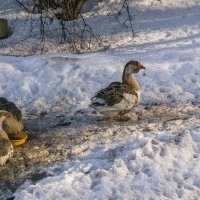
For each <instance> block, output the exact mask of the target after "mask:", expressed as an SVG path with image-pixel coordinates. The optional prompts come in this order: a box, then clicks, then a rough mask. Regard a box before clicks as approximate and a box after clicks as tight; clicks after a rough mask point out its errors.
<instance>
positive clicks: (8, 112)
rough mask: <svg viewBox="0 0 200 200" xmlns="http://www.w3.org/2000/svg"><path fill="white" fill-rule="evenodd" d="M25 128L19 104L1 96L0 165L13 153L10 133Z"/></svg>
mask: <svg viewBox="0 0 200 200" xmlns="http://www.w3.org/2000/svg"><path fill="white" fill-rule="evenodd" d="M22 129H23V122H22V114H21V111H20V110H19V109H18V108H17V106H16V105H15V104H14V103H12V102H9V101H8V100H7V99H5V98H3V97H0V165H3V164H5V162H6V161H7V160H8V159H9V158H10V157H11V156H12V154H13V145H12V144H11V142H10V141H9V138H8V135H11V134H13V133H16V132H21V131H22Z"/></svg>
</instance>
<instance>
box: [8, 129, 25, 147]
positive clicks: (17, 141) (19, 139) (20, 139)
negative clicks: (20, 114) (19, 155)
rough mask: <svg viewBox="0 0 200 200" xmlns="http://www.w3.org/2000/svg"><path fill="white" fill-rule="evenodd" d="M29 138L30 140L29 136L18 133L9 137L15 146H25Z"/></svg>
mask: <svg viewBox="0 0 200 200" xmlns="http://www.w3.org/2000/svg"><path fill="white" fill-rule="evenodd" d="M27 138H28V135H27V134H26V133H25V132H17V133H15V134H13V135H12V136H10V137H9V139H10V141H11V143H12V144H13V146H18V145H21V144H24V143H25V142H26V139H27Z"/></svg>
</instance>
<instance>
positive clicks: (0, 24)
mask: <svg viewBox="0 0 200 200" xmlns="http://www.w3.org/2000/svg"><path fill="white" fill-rule="evenodd" d="M6 37H8V22H7V20H6V19H0V39H1V38H6Z"/></svg>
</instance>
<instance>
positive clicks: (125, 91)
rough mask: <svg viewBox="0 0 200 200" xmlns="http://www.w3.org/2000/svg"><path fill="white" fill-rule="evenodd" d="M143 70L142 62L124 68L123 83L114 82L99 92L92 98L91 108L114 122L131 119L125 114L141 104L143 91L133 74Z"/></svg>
mask: <svg viewBox="0 0 200 200" xmlns="http://www.w3.org/2000/svg"><path fill="white" fill-rule="evenodd" d="M141 69H146V68H145V67H144V66H143V65H142V64H141V63H140V62H138V61H129V62H128V63H127V64H126V65H125V67H124V72H123V75H122V83H120V82H112V83H111V84H110V85H109V86H108V87H106V88H104V89H102V90H100V91H98V92H97V93H96V94H95V96H94V97H92V99H91V102H92V103H91V104H90V106H91V107H92V108H94V109H95V110H96V111H97V112H99V113H101V114H103V115H105V116H106V117H108V118H110V119H113V120H119V121H120V120H121V121H126V120H128V119H130V118H128V117H127V116H125V115H124V114H126V113H128V112H129V111H131V109H132V108H133V107H135V106H136V105H137V104H138V103H139V101H140V91H141V88H140V85H139V83H138V82H137V81H136V80H135V79H134V76H133V73H138V72H139V71H140V70H141Z"/></svg>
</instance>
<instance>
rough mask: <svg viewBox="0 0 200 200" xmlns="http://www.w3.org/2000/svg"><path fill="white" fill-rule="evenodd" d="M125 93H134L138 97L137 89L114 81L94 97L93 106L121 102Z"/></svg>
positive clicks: (111, 104)
mask: <svg viewBox="0 0 200 200" xmlns="http://www.w3.org/2000/svg"><path fill="white" fill-rule="evenodd" d="M125 94H132V95H135V96H136V97H137V98H138V95H137V93H136V92H135V90H134V89H133V88H132V87H131V86H129V85H126V84H123V83H119V82H113V83H111V84H110V85H109V86H108V87H106V88H105V89H102V90H100V91H98V92H97V93H96V94H95V96H94V97H92V99H91V100H92V103H91V105H90V106H91V107H96V106H104V105H108V106H113V105H115V104H118V103H120V102H121V100H122V98H123V96H124V95H125Z"/></svg>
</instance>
